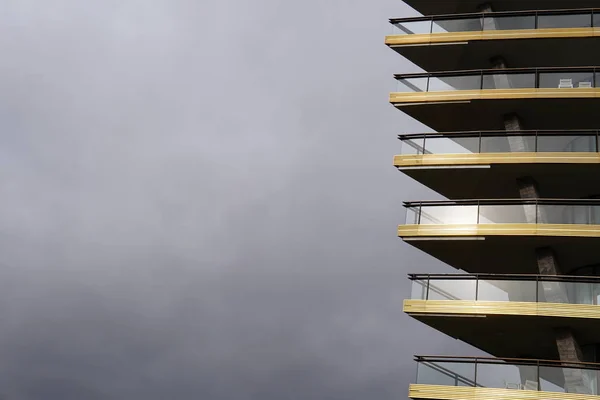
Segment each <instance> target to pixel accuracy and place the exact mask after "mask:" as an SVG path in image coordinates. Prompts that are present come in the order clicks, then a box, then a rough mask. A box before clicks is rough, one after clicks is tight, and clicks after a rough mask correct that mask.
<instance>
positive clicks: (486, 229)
mask: <svg viewBox="0 0 600 400" xmlns="http://www.w3.org/2000/svg"><path fill="white" fill-rule="evenodd" d="M398 236H399V237H401V238H416V237H437V236H439V237H453V236H454V237H470V236H558V237H600V225H578V224H443V225H399V226H398Z"/></svg>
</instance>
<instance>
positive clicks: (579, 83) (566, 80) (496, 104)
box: [390, 67, 600, 131]
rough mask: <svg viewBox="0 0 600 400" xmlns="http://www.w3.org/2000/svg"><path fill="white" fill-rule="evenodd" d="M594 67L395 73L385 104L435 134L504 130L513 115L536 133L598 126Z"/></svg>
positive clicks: (598, 82) (599, 80)
mask: <svg viewBox="0 0 600 400" xmlns="http://www.w3.org/2000/svg"><path fill="white" fill-rule="evenodd" d="M599 73H600V69H596V68H593V67H586V68H519V69H502V70H498V69H490V70H475V71H453V72H437V73H419V74H403V75H396V80H397V84H398V87H397V91H396V92H394V93H391V94H390V102H391V103H392V104H393V105H394V106H395V107H397V108H399V109H401V110H402V111H404V112H405V113H407V114H408V115H409V116H411V117H413V118H415V119H417V120H418V121H420V122H422V123H423V124H425V125H427V126H429V127H431V128H433V129H434V130H436V131H468V130H474V129H481V130H504V129H505V125H504V117H505V116H506V115H512V114H517V115H519V117H520V118H521V120H522V124H523V125H524V126H535V127H536V129H540V130H546V129H554V130H561V129H565V130H566V129H594V128H595V127H596V126H598V125H599V124H600V114H599V113H598V112H597V103H596V102H595V101H590V99H597V98H599V97H600V76H599Z"/></svg>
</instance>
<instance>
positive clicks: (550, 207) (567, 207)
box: [404, 199, 600, 225]
mask: <svg viewBox="0 0 600 400" xmlns="http://www.w3.org/2000/svg"><path fill="white" fill-rule="evenodd" d="M404 207H405V208H406V219H405V224H406V225H445V224H452V225H477V224H580V225H600V200H557V199H531V200H523V199H517V200H455V201H427V202H406V203H404Z"/></svg>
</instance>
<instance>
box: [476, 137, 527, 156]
mask: <svg viewBox="0 0 600 400" xmlns="http://www.w3.org/2000/svg"><path fill="white" fill-rule="evenodd" d="M533 151H535V136H518V135H504V136H483V137H482V138H481V152H482V153H518V152H533Z"/></svg>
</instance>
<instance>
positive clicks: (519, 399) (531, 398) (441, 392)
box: [408, 384, 599, 400]
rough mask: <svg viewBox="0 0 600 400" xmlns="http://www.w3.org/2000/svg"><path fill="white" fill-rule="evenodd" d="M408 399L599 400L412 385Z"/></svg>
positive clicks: (531, 391) (562, 394)
mask: <svg viewBox="0 0 600 400" xmlns="http://www.w3.org/2000/svg"><path fill="white" fill-rule="evenodd" d="M408 397H410V398H411V399H430V400H598V398H599V397H598V396H594V395H589V394H579V393H559V392H542V391H534V390H515V389H497V388H482V387H462V386H441V385H419V384H412V385H410V387H409V390H408Z"/></svg>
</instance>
